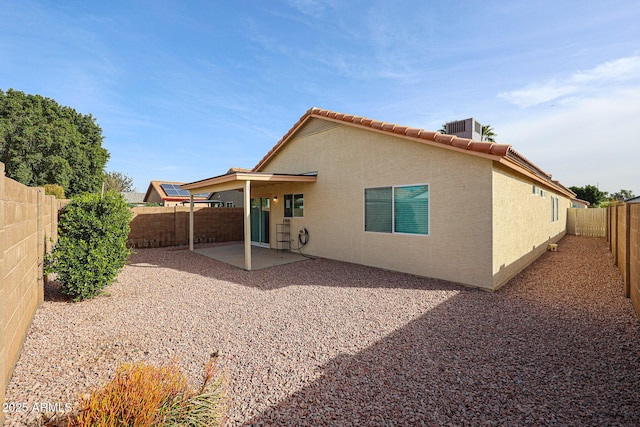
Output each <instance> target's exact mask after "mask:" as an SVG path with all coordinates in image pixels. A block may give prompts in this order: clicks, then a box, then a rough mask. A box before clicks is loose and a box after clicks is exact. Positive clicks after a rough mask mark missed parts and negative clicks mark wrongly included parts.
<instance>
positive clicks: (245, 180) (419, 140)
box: [181, 108, 575, 290]
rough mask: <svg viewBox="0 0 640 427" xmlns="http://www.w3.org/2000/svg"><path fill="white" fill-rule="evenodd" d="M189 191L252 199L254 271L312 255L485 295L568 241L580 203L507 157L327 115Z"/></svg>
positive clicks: (510, 153)
mask: <svg viewBox="0 0 640 427" xmlns="http://www.w3.org/2000/svg"><path fill="white" fill-rule="evenodd" d="M181 188H183V189H185V190H188V191H189V192H190V193H191V194H198V193H203V192H218V191H225V190H236V189H239V190H242V191H243V192H244V198H245V204H244V208H245V221H244V230H245V231H244V233H245V268H246V269H247V270H250V269H251V249H250V248H251V246H250V245H251V244H252V243H253V244H257V245H262V246H266V247H271V248H282V247H283V246H281V245H284V248H285V249H286V247H291V248H293V249H295V248H298V247H300V246H302V245H304V247H303V249H302V250H303V252H304V253H307V254H309V255H312V256H318V257H324V258H331V259H336V260H342V261H347V262H353V263H358V264H364V265H369V266H375V267H379V268H383V269H388V270H395V271H401V272H406V273H411V274H416V275H420V276H426V277H433V278H438V279H444V280H449V281H453V282H458V283H462V284H466V285H470V286H475V287H479V288H484V289H489V290H494V289H497V288H498V287H500V286H502V285H504V284H505V283H506V282H507V281H508V280H509V279H510V278H511V277H513V276H514V275H515V274H516V273H518V272H519V271H521V270H522V269H523V268H524V267H526V266H527V265H529V264H530V263H531V262H532V261H533V260H534V259H535V258H536V257H538V256H539V255H540V254H542V253H543V252H544V251H545V250H546V249H547V246H548V244H549V243H553V242H557V241H558V240H559V239H561V238H562V237H563V236H564V235H565V233H566V223H567V218H566V215H567V208H569V207H570V206H571V199H572V198H575V194H574V193H573V192H572V191H570V190H569V189H568V188H566V187H565V186H563V185H562V184H560V183H559V182H558V181H554V180H553V179H552V177H551V175H549V174H547V173H546V172H544V171H543V170H542V169H540V168H539V167H537V166H536V165H534V164H533V163H531V162H530V161H529V160H527V159H526V158H525V157H524V156H522V155H521V154H519V153H518V152H516V151H515V150H514V149H513V148H512V147H511V146H510V145H506V144H496V143H491V142H480V141H474V140H471V139H466V138H460V137H457V136H455V135H445V134H441V133H439V132H430V131H426V130H423V129H418V128H413V127H407V126H400V125H396V124H391V123H385V122H381V121H377V120H372V119H368V118H365V117H360V116H354V115H350V114H342V113H337V112H333V111H329V110H324V109H320V108H312V109H310V110H308V111H307V112H306V113H305V114H304V115H303V116H302V117H301V118H300V120H298V122H297V123H296V124H295V125H294V126H293V127H292V128H291V129H290V130H289V131H288V132H287V133H286V134H285V135H284V136H283V137H282V139H281V140H280V141H278V143H277V144H276V145H275V146H274V147H273V148H272V149H271V150H270V151H269V152H268V153H267V154H266V155H265V156H264V158H263V159H262V160H260V162H259V163H258V164H257V165H256V166H255V167H254V168H253V169H252V170H251V171H250V172H244V171H238V172H233V173H230V174H225V175H221V176H216V177H212V178H207V179H203V180H200V181H196V182H191V183H188V184H184V185H182V186H181ZM192 206H193V205H192ZM191 218H192V221H191V227H193V215H191ZM191 248H193V245H192V244H191Z"/></svg>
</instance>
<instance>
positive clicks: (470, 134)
mask: <svg viewBox="0 0 640 427" xmlns="http://www.w3.org/2000/svg"><path fill="white" fill-rule="evenodd" d="M445 128H446V130H447V133H448V134H449V135H455V136H459V137H460V138H469V139H473V140H474V141H482V124H480V123H479V122H477V121H476V119H474V118H473V117H472V118H470V119H465V120H457V121H455V122H449V123H447V124H446V125H445Z"/></svg>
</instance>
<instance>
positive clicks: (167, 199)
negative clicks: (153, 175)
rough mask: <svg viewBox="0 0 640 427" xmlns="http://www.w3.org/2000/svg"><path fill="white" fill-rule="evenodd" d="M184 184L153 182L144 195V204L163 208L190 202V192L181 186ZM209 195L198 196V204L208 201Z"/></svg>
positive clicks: (196, 199) (196, 196) (195, 198)
mask: <svg viewBox="0 0 640 427" xmlns="http://www.w3.org/2000/svg"><path fill="white" fill-rule="evenodd" d="M182 184H184V182H175V181H151V182H150V183H149V187H148V188H147V192H146V193H145V195H144V199H143V201H144V203H157V204H159V205H161V206H178V205H182V204H183V202H189V201H190V195H189V192H188V191H185V190H182V189H181V188H180V185H182ZM208 196H209V193H203V194H196V195H195V196H194V200H195V201H196V202H204V201H206V200H207V197H208Z"/></svg>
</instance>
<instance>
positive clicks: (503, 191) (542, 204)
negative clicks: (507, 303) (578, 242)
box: [492, 164, 571, 289]
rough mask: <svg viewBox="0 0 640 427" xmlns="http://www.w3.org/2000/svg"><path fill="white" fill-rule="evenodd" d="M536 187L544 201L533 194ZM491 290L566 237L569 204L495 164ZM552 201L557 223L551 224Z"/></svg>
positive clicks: (564, 199) (539, 196)
mask: <svg viewBox="0 0 640 427" xmlns="http://www.w3.org/2000/svg"><path fill="white" fill-rule="evenodd" d="M534 185H536V186H537V187H538V188H539V189H540V190H543V191H544V192H545V195H544V197H543V196H542V195H541V194H540V193H538V194H534V192H533V186H534ZM493 189H494V191H493V207H492V209H493V231H494V232H493V275H494V279H493V288H494V289H495V288H498V287H500V286H502V285H504V284H505V283H506V282H507V281H508V280H509V279H510V278H511V277H513V276H514V275H515V274H517V273H518V272H519V271H520V270H522V269H523V268H524V267H526V266H527V265H529V264H530V263H531V262H532V261H533V260H535V259H536V258H537V257H538V256H540V255H541V254H542V253H544V251H546V249H547V245H548V244H549V243H553V242H557V241H558V240H560V239H561V238H562V237H563V236H564V234H565V233H566V228H567V209H568V208H569V207H571V201H570V200H569V199H568V198H567V197H565V196H563V195H561V194H558V193H557V192H554V191H553V190H551V189H550V188H548V187H544V186H542V185H540V184H539V183H535V182H534V181H533V180H531V179H527V178H525V177H522V176H519V175H517V174H515V173H514V172H512V171H511V170H509V169H507V168H506V167H503V166H500V165H499V164H496V165H495V166H494V169H493ZM552 197H557V198H558V219H557V220H555V219H554V220H553V221H552V216H551V209H552V201H551V200H552Z"/></svg>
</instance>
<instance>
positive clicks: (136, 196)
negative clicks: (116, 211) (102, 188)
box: [120, 191, 145, 203]
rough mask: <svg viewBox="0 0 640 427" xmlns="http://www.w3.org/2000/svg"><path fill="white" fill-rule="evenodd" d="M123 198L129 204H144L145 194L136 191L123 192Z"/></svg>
mask: <svg viewBox="0 0 640 427" xmlns="http://www.w3.org/2000/svg"><path fill="white" fill-rule="evenodd" d="M120 194H122V197H124V200H125V201H126V202H127V203H144V196H145V193H138V192H136V191H122V192H120Z"/></svg>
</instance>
